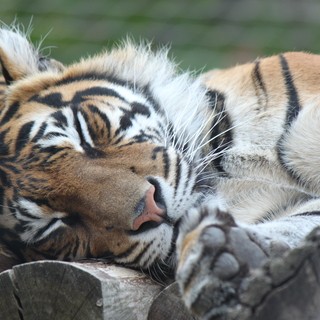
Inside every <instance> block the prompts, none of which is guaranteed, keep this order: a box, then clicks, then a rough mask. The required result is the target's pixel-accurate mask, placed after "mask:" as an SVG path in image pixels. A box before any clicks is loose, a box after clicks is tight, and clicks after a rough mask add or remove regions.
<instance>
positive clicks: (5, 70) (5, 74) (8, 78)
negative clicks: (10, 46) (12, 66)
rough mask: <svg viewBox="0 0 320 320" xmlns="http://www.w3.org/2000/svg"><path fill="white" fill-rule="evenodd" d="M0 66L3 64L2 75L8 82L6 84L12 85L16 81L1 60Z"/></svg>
mask: <svg viewBox="0 0 320 320" xmlns="http://www.w3.org/2000/svg"><path fill="white" fill-rule="evenodd" d="M0 64H1V68H2V75H3V77H4V79H5V81H6V84H7V85H10V84H11V82H12V81H13V80H14V79H13V78H12V77H11V75H10V73H9V71H8V69H7V68H6V67H5V66H4V63H3V61H2V59H0Z"/></svg>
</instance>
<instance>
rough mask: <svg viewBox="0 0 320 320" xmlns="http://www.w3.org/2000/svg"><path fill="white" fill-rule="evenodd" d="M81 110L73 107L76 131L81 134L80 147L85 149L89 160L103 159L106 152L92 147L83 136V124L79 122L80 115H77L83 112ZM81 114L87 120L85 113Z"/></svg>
mask: <svg viewBox="0 0 320 320" xmlns="http://www.w3.org/2000/svg"><path fill="white" fill-rule="evenodd" d="M79 110H80V109H79V108H78V107H77V106H73V107H72V112H73V117H74V125H75V127H76V130H77V132H78V134H79V138H80V145H81V147H82V148H83V150H84V152H85V153H86V155H87V156H88V157H89V158H92V159H96V158H101V157H103V156H104V152H103V151H101V150H99V149H96V148H94V147H92V146H91V145H90V144H89V143H88V142H87V141H86V139H85V137H84V135H83V131H82V128H81V124H80V121H79V118H78V115H77V113H78V112H81V111H79ZM81 114H82V115H83V116H84V117H85V119H86V114H85V113H84V112H81Z"/></svg>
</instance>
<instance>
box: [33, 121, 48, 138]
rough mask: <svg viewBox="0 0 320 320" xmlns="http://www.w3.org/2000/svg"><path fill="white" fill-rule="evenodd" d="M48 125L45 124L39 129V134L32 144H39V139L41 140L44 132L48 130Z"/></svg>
mask: <svg viewBox="0 0 320 320" xmlns="http://www.w3.org/2000/svg"><path fill="white" fill-rule="evenodd" d="M47 126H48V124H47V123H45V122H43V123H42V125H41V127H40V128H39V130H38V132H37V134H36V135H35V136H34V137H33V139H32V142H37V141H38V140H39V139H41V138H42V137H43V135H44V132H45V130H46V128H47Z"/></svg>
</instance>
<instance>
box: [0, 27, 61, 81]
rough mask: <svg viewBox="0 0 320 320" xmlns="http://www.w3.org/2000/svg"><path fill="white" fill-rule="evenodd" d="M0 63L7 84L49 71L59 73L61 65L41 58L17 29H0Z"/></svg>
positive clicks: (25, 36)
mask: <svg viewBox="0 0 320 320" xmlns="http://www.w3.org/2000/svg"><path fill="white" fill-rule="evenodd" d="M0 63H1V66H2V74H3V76H4V78H5V80H6V83H7V84H10V83H11V82H13V81H16V80H19V79H22V78H24V77H27V76H29V75H33V74H36V73H39V72H43V71H46V70H48V71H49V70H50V71H53V72H60V71H62V70H63V68H64V67H63V65H62V64H61V63H60V62H58V61H56V60H53V59H47V58H44V57H42V56H41V54H40V53H39V51H38V50H37V49H36V48H35V47H34V46H33V45H32V43H31V42H30V41H29V40H28V37H27V35H25V34H23V33H22V32H21V31H19V29H18V28H11V29H10V28H8V27H2V28H0Z"/></svg>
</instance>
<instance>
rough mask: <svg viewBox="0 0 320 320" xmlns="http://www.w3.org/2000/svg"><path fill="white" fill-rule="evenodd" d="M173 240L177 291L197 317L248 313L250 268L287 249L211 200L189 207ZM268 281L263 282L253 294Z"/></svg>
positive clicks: (240, 316) (247, 315) (239, 316)
mask: <svg viewBox="0 0 320 320" xmlns="http://www.w3.org/2000/svg"><path fill="white" fill-rule="evenodd" d="M177 245H178V260H179V261H178V268H177V281H178V283H179V285H180V289H181V293H182V297H183V300H184V302H185V304H186V305H187V307H188V308H189V309H190V310H191V312H192V313H193V314H194V315H196V316H198V317H200V318H201V319H250V313H251V310H250V308H247V301H246V286H247V284H248V281H249V280H250V277H252V272H254V270H258V269H257V268H259V267H261V266H262V265H263V264H265V263H266V262H267V261H268V260H269V258H270V257H273V256H277V255H281V254H282V253H283V252H284V251H286V250H287V249H288V246H287V245H286V244H284V243H282V242H275V241H272V240H271V239H270V238H268V237H266V236H262V235H261V234H259V233H257V232H256V231H255V230H254V229H250V228H245V227H240V226H238V225H237V224H236V222H235V221H234V219H233V218H232V216H231V215H229V214H228V213H225V212H222V211H220V210H219V209H216V208H215V207H210V206H209V207H208V206H207V207H202V208H194V209H191V210H189V212H188V213H187V217H186V219H185V220H184V221H183V222H182V224H181V227H180V235H179V238H178V243H177ZM249 282H250V281H249ZM258 285H259V284H258ZM267 287H268V284H263V285H262V287H261V290H259V292H260V293H261V297H258V296H256V297H255V299H257V300H259V299H260V298H262V297H263V293H264V292H263V291H264V290H265V289H267Z"/></svg>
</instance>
